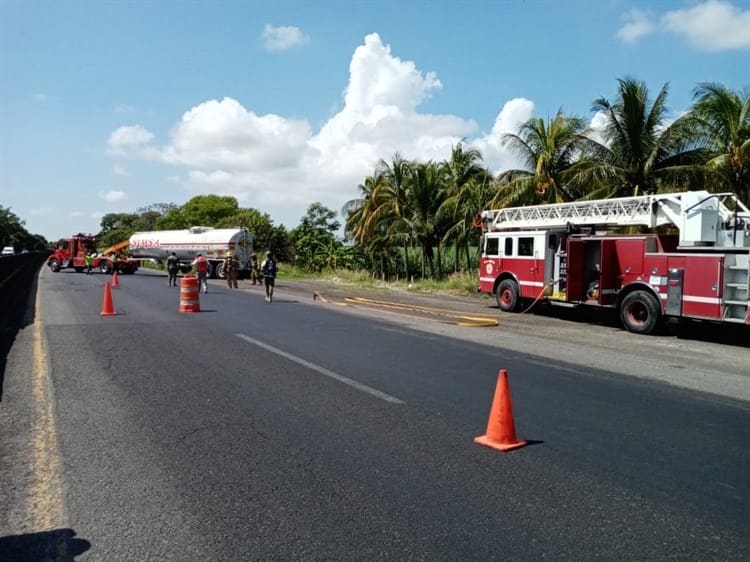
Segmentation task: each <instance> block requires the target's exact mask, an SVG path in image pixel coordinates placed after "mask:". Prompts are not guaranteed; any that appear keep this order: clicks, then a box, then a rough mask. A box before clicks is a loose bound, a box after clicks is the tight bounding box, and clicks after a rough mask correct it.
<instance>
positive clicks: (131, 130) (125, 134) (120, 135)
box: [107, 125, 154, 154]
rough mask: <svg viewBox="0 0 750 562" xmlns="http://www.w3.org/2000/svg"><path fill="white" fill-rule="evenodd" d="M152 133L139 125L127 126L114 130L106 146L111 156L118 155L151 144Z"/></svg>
mask: <svg viewBox="0 0 750 562" xmlns="http://www.w3.org/2000/svg"><path fill="white" fill-rule="evenodd" d="M153 138H154V135H153V133H151V131H149V130H148V129H146V128H144V127H142V126H141V125H128V126H124V127H119V128H118V129H115V130H114V131H113V132H112V134H111V135H109V140H108V141H107V145H108V146H109V150H110V152H111V153H113V154H120V153H123V152H125V151H128V150H132V149H134V148H137V147H139V146H143V145H145V144H148V143H149V142H151V140H152V139H153Z"/></svg>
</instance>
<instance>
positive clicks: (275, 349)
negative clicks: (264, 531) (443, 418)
mask: <svg viewBox="0 0 750 562" xmlns="http://www.w3.org/2000/svg"><path fill="white" fill-rule="evenodd" d="M235 335H236V336H237V337H238V338H241V339H243V340H245V341H246V342H249V343H252V344H253V345H257V346H258V347H262V348H263V349H265V350H266V351H270V352H271V353H275V354H276V355H281V356H282V357H284V358H286V359H289V360H290V361H294V362H295V363H298V364H300V365H302V366H303V367H307V368H308V369H312V370H313V371H316V372H318V373H320V374H321V375H325V376H326V377H330V378H332V379H334V380H337V381H339V382H341V383H344V384H348V385H349V386H351V387H353V388H356V389H357V390H361V391H362V392H366V393H367V394H369V395H371V396H374V397H376V398H380V399H381V400H385V401H386V402H391V403H392V404H403V403H404V401H403V400H399V399H398V398H396V397H395V396H391V395H390V394H386V393H385V392H381V391H379V390H377V389H376V388H372V387H371V386H367V385H366V384H362V383H361V382H357V381H355V380H353V379H350V378H349V377H345V376H344V375H340V374H339V373H336V372H335V371H331V370H329V369H326V368H325V367H321V366H319V365H316V364H315V363H311V362H310V361H307V360H306V359H302V358H301V357H297V356H296V355H292V354H291V353H287V352H286V351H283V350H281V349H279V348H278V347H274V346H272V345H268V344H267V343H263V342H262V341H260V340H256V339H255V338H251V337H250V336H246V335H245V334H235Z"/></svg>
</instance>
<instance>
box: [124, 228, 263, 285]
mask: <svg viewBox="0 0 750 562" xmlns="http://www.w3.org/2000/svg"><path fill="white" fill-rule="evenodd" d="M129 251H130V255H131V256H132V257H133V258H136V259H154V260H159V261H165V260H166V259H167V256H169V255H170V254H171V253H172V252H174V253H175V254H176V255H177V258H178V259H179V260H180V269H181V270H182V272H183V273H186V272H187V271H189V270H190V263H191V262H192V261H193V260H194V259H195V257H196V256H197V255H198V253H201V254H203V257H204V258H206V260H208V264H209V275H210V276H211V277H223V276H224V271H223V263H224V258H225V257H226V254H227V252H232V254H234V256H235V257H236V258H237V261H239V265H240V276H241V277H245V276H247V274H248V272H249V268H248V264H249V262H250V254H252V252H253V244H252V237H251V235H250V233H249V232H248V230H247V229H246V228H212V227H210V226H193V227H191V228H188V229H185V230H153V231H149V232H136V233H135V234H133V235H132V236H131V237H130V247H129Z"/></svg>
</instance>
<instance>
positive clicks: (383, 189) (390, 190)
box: [367, 153, 414, 279]
mask: <svg viewBox="0 0 750 562" xmlns="http://www.w3.org/2000/svg"><path fill="white" fill-rule="evenodd" d="M411 167H412V164H411V162H409V161H408V160H405V159H404V158H403V157H402V156H401V155H400V154H398V153H396V154H394V155H393V158H392V159H391V163H390V164H389V163H388V162H386V161H385V160H381V161H380V162H379V163H378V166H377V172H376V173H377V174H379V175H381V176H382V178H383V181H381V182H379V183H378V185H377V188H376V190H375V191H374V192H373V199H374V201H373V211H372V213H370V215H369V217H368V219H367V220H368V225H367V228H368V229H375V228H377V229H378V230H379V231H380V232H381V233H382V234H383V235H384V236H386V237H387V238H389V239H390V240H393V241H397V242H398V243H400V244H402V245H403V250H404V256H403V257H404V274H405V275H406V277H407V279H408V277H409V246H410V245H411V244H412V242H413V241H414V229H413V227H412V224H411V210H410V209H409V200H408V198H409V196H408V189H409V188H408V185H407V183H408V182H407V178H408V175H409V173H410V169H411Z"/></svg>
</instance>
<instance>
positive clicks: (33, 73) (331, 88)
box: [0, 0, 750, 240]
mask: <svg viewBox="0 0 750 562" xmlns="http://www.w3.org/2000/svg"><path fill="white" fill-rule="evenodd" d="M622 77H634V78H637V79H639V80H643V81H644V82H645V83H646V84H647V85H648V87H649V89H650V92H651V93H652V96H655V95H656V93H657V92H658V91H659V89H660V88H661V87H662V85H664V84H665V83H667V82H668V83H669V85H670V86H669V88H670V94H669V97H668V105H669V108H670V109H671V110H672V112H673V114H674V115H678V114H679V113H681V112H683V111H685V110H686V109H687V108H688V107H689V106H690V103H691V99H692V91H693V88H694V87H695V86H696V84H698V83H699V82H719V83H722V84H725V85H727V86H729V87H730V88H732V89H735V90H742V89H744V88H747V87H750V0H706V1H700V0H699V1H692V0H687V1H685V0H663V1H655V0H651V1H646V0H602V1H600V2H592V1H590V0H587V1H582V0H568V1H565V2H560V1H559V0H526V1H524V0H508V1H504V0H463V1H461V0H453V1H444V0H431V1H427V0H419V1H408V0H402V1H391V0H370V1H364V0H348V1H344V0H341V1H339V0H336V1H333V0H331V1H328V0H319V1H313V0H309V1H288V0H275V1H273V2H260V1H258V2H255V1H250V0H247V1H237V0H225V1H207V0H189V1H188V0H182V1H175V0H158V1H157V0H149V1H146V0H127V1H118V2H115V1H112V0H86V1H84V0H54V1H46V0H44V1H42V0H0V131H2V134H0V205H2V206H3V207H6V208H8V207H10V208H11V210H12V211H13V212H14V213H15V214H16V215H18V216H19V217H20V218H21V219H23V220H24V221H25V223H26V227H27V229H28V230H29V231H30V232H32V233H37V234H42V235H43V236H45V237H47V238H48V239H50V240H53V239H57V238H59V237H61V236H67V235H70V234H72V233H74V232H79V231H86V232H97V231H98V230H99V224H100V218H101V216H102V215H103V214H105V213H111V212H135V211H136V209H138V208H140V207H144V206H147V205H150V204H152V203H176V204H183V203H185V202H186V201H187V200H188V199H190V198H191V197H193V196H195V195H200V194H207V193H216V194H220V195H233V196H235V197H237V199H238V200H239V202H240V205H241V206H242V207H253V208H256V209H259V210H260V211H262V212H266V213H268V214H269V215H270V216H271V218H272V219H273V221H274V223H275V224H283V225H285V226H286V227H287V228H293V227H294V226H296V225H297V224H298V223H299V220H300V218H301V217H302V216H303V215H304V214H305V210H306V209H307V206H308V205H309V204H310V203H313V202H316V201H320V202H322V203H323V204H325V205H327V206H328V207H330V208H332V209H334V210H336V211H338V210H340V209H341V207H342V206H343V204H344V203H345V202H346V201H347V200H349V199H353V198H356V197H357V195H358V190H357V186H358V184H359V183H361V182H362V180H363V179H364V177H365V176H367V175H368V174H370V173H372V171H373V168H374V166H375V164H376V163H377V161H378V160H379V159H381V158H383V159H386V160H390V158H391V157H392V156H393V154H394V153H395V152H399V153H401V154H402V155H403V156H404V157H406V158H409V159H415V160H428V159H433V160H443V159H446V158H447V157H448V155H449V154H450V149H451V147H452V146H454V145H456V144H457V143H458V142H459V141H460V140H461V139H466V142H468V143H470V144H473V145H475V146H476V147H478V148H479V149H480V150H481V151H482V154H483V155H484V158H485V164H486V165H487V166H488V167H489V168H490V169H491V170H492V171H493V172H499V171H501V170H503V169H508V168H513V167H517V166H518V165H519V163H518V162H517V161H516V159H515V156H514V155H513V154H512V153H509V152H508V151H507V149H506V148H505V147H504V146H503V145H502V135H503V134H504V133H507V132H515V131H516V130H517V128H518V124H519V123H521V122H523V121H524V120H526V119H528V118H530V117H548V116H552V115H554V114H555V113H556V112H557V110H558V109H560V108H562V109H563V110H564V111H565V112H566V113H570V114H577V115H579V116H582V117H585V118H586V119H593V124H595V123H596V120H595V119H594V118H595V116H594V115H593V114H592V113H591V111H590V107H591V103H592V101H593V100H594V99H596V98H599V97H606V98H608V99H614V98H615V96H616V92H617V79H618V78H622Z"/></svg>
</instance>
